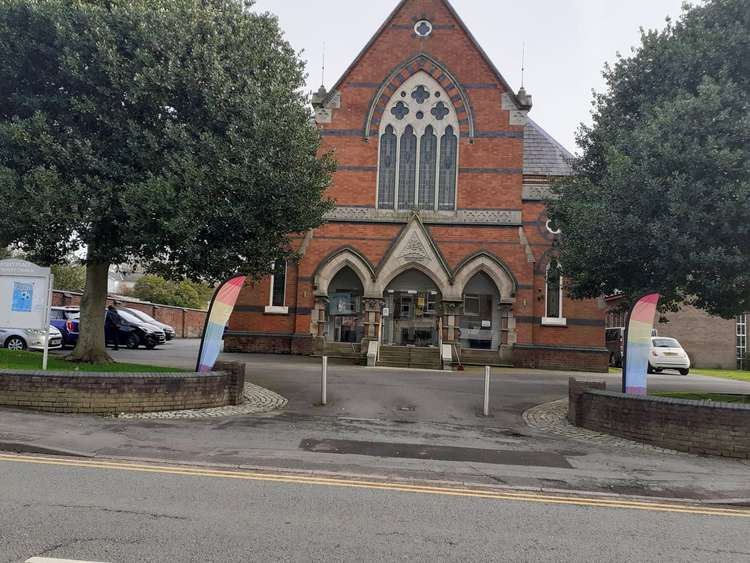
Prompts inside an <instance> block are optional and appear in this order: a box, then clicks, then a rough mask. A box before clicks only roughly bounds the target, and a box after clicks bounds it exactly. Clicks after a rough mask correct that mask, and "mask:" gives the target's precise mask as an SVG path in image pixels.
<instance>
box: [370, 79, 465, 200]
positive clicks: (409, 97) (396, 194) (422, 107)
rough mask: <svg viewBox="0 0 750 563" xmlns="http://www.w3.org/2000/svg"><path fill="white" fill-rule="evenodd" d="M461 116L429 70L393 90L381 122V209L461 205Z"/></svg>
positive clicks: (379, 195)
mask: <svg viewBox="0 0 750 563" xmlns="http://www.w3.org/2000/svg"><path fill="white" fill-rule="evenodd" d="M458 136H459V126H458V117H457V115H456V111H455V109H454V108H453V105H452V104H451V103H450V96H448V94H447V93H446V92H445V91H444V90H443V88H442V87H441V86H440V84H439V83H438V82H437V81H436V80H435V79H434V78H432V76H430V75H428V74H427V73H425V72H418V73H417V74H415V75H414V76H412V77H411V78H409V79H408V80H407V81H406V82H404V83H403V84H402V85H401V87H399V88H398V89H397V90H396V91H395V92H394V93H393V97H392V98H391V100H390V101H389V102H388V105H387V106H386V111H385V112H384V113H383V120H382V122H381V125H380V142H379V163H378V196H377V206H378V207H379V208H381V209H394V208H397V209H401V210H409V209H427V210H445V211H450V210H453V209H455V208H456V180H457V174H458Z"/></svg>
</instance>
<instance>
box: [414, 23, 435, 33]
mask: <svg viewBox="0 0 750 563" xmlns="http://www.w3.org/2000/svg"><path fill="white" fill-rule="evenodd" d="M414 33H416V34H417V35H419V36H420V37H427V36H428V35H430V34H431V33H432V24H431V23H430V22H429V21H428V20H419V21H418V22H417V23H416V24H414Z"/></svg>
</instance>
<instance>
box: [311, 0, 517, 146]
mask: <svg viewBox="0 0 750 563" xmlns="http://www.w3.org/2000/svg"><path fill="white" fill-rule="evenodd" d="M420 70H425V71H426V72H428V73H430V74H431V75H432V76H433V77H434V78H435V79H437V80H438V81H439V82H440V83H441V85H442V86H443V87H444V88H446V89H447V90H449V92H450V94H451V101H452V102H456V101H458V102H460V105H459V106H458V107H457V109H458V108H459V107H463V108H464V109H462V110H461V113H462V119H463V120H464V121H465V123H463V124H462V126H463V127H464V129H465V130H464V135H465V136H470V137H473V130H472V131H469V130H468V129H469V126H471V127H472V129H473V119H471V118H472V107H471V105H470V104H469V103H468V97H469V96H470V95H471V93H470V92H468V90H471V89H478V90H484V91H485V93H486V92H487V91H488V90H489V91H494V95H492V98H493V99H494V101H493V103H492V105H491V107H490V106H486V104H482V103H480V106H481V107H480V108H478V110H479V111H481V112H483V113H485V114H486V113H487V112H488V110H491V111H492V113H494V114H496V115H495V116H494V117H493V116H490V115H485V116H484V121H485V122H487V121H489V120H493V121H498V118H497V114H499V113H501V112H504V113H506V115H507V112H508V111H509V109H508V108H506V107H501V104H500V103H498V102H499V101H500V100H501V97H502V95H503V94H505V95H506V100H509V101H510V102H511V105H512V106H513V108H512V109H523V104H521V103H520V102H519V101H518V99H517V98H516V96H515V95H514V94H513V90H512V89H511V88H510V87H509V85H508V84H507V82H506V81H505V79H504V78H503V77H502V76H501V75H500V73H499V72H498V70H497V69H496V68H495V67H494V65H493V64H492V62H491V61H490V59H489V57H487V55H486V54H485V53H484V51H483V50H482V49H481V47H480V46H479V45H478V43H477V42H476V40H475V39H474V37H473V36H472V35H471V33H470V32H469V30H468V29H467V28H466V26H465V24H464V23H463V21H462V20H461V19H460V17H459V16H458V14H457V13H456V12H455V10H454V9H453V7H452V6H451V5H450V3H449V2H447V1H446V0H402V1H401V2H400V3H399V4H398V6H397V7H396V9H395V10H394V11H393V12H392V13H391V15H390V16H389V17H388V19H387V20H386V21H385V22H384V24H383V25H382V26H381V27H380V29H379V30H378V31H377V32H376V33H375V35H374V36H373V37H372V39H371V40H370V41H369V42H368V44H367V45H366V46H365V48H364V49H363V50H362V52H360V54H359V55H358V56H357V58H356V59H355V60H354V62H353V63H352V65H351V66H350V67H349V68H348V69H347V70H346V71H345V73H344V74H343V76H342V77H341V79H340V80H339V81H338V82H337V83H336V85H335V86H334V87H333V88H332V89H331V91H330V92H329V93H327V94H325V95H324V96H323V95H322V96H321V97H320V99H319V100H318V101H319V105H320V106H321V112H320V115H319V122H320V123H321V124H322V125H323V128H324V129H325V128H327V127H331V128H336V129H339V128H342V127H346V128H347V130H350V126H351V129H354V128H355V127H356V128H359V127H362V128H363V136H369V135H374V134H376V132H375V129H376V125H377V117H378V109H381V110H382V106H383V105H384V104H385V103H387V99H388V98H389V97H390V95H391V94H392V93H393V91H395V90H396V89H397V88H398V86H399V85H400V84H401V83H403V82H404V81H406V80H408V79H409V77H410V76H412V75H413V74H414V73H415V72H418V71H420ZM467 94H468V95H467ZM485 97H487V96H486V95H485ZM453 98H455V99H453ZM505 105H507V104H505ZM342 106H344V107H345V108H346V110H347V111H345V112H342V111H338V110H339V108H340V107H342ZM360 111H361V113H360V114H359V115H360V120H359V123H356V120H357V119H356V114H357V113H359V112H360ZM373 116H374V117H375V118H376V122H375V124H373V123H372V118H373ZM362 117H365V123H364V126H363V123H362V120H361V119H362ZM502 121H504V122H505V123H506V124H507V123H509V119H508V118H507V117H506V118H505V119H503V120H502ZM329 124H331V125H329Z"/></svg>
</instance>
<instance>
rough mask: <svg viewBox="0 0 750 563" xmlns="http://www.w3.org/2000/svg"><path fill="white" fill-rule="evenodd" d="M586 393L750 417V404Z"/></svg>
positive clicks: (610, 392)
mask: <svg viewBox="0 0 750 563" xmlns="http://www.w3.org/2000/svg"><path fill="white" fill-rule="evenodd" d="M580 383H582V382H580ZM586 393H589V394H591V395H599V396H601V397H613V398H616V399H622V400H625V401H647V402H650V403H666V404H669V405H684V406H687V407H702V408H710V409H729V410H732V411H736V410H740V411H748V414H749V415H750V404H746V403H723V402H720V401H708V400H695V399H678V398H676V397H659V396H656V395H628V394H626V393H618V392H616V391H600V390H599V389H586ZM748 422H749V423H750V420H748Z"/></svg>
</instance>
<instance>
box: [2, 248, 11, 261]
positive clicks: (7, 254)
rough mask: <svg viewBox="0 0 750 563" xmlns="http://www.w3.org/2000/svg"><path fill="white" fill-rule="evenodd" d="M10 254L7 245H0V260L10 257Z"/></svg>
mask: <svg viewBox="0 0 750 563" xmlns="http://www.w3.org/2000/svg"><path fill="white" fill-rule="evenodd" d="M11 256H12V255H11V253H10V250H8V248H7V247H5V246H3V245H0V260H6V259H8V258H10V257H11Z"/></svg>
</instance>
